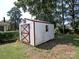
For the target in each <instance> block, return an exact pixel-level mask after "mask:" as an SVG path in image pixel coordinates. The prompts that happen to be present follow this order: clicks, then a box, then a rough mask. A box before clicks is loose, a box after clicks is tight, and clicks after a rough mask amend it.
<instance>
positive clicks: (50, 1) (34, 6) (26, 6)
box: [14, 0, 55, 23]
mask: <svg viewBox="0 0 79 59" xmlns="http://www.w3.org/2000/svg"><path fill="white" fill-rule="evenodd" d="M14 4H15V5H16V6H17V7H19V8H20V7H22V9H23V10H24V12H26V11H28V12H30V14H31V15H34V16H36V19H39V20H46V21H49V22H51V23H53V22H54V20H53V12H54V10H55V0H18V1H17V2H15V3H14Z"/></svg>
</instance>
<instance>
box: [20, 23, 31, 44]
mask: <svg viewBox="0 0 79 59" xmlns="http://www.w3.org/2000/svg"><path fill="white" fill-rule="evenodd" d="M21 40H22V42H23V43H30V24H23V25H21Z"/></svg>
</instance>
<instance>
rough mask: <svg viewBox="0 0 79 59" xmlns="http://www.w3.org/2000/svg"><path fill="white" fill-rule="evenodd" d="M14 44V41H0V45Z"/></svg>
mask: <svg viewBox="0 0 79 59" xmlns="http://www.w3.org/2000/svg"><path fill="white" fill-rule="evenodd" d="M13 42H16V40H8V41H0V45H4V44H8V43H13Z"/></svg>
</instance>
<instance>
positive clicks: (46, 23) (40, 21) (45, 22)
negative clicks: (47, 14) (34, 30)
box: [24, 18, 50, 24]
mask: <svg viewBox="0 0 79 59" xmlns="http://www.w3.org/2000/svg"><path fill="white" fill-rule="evenodd" d="M24 19H25V20H29V21H33V22H39V23H46V24H50V23H49V22H47V21H41V20H31V19H27V18H24Z"/></svg>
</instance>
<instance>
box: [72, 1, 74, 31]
mask: <svg viewBox="0 0 79 59" xmlns="http://www.w3.org/2000/svg"><path fill="white" fill-rule="evenodd" d="M74 2H75V1H74V0H72V26H73V30H74V29H75V14H74Z"/></svg>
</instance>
